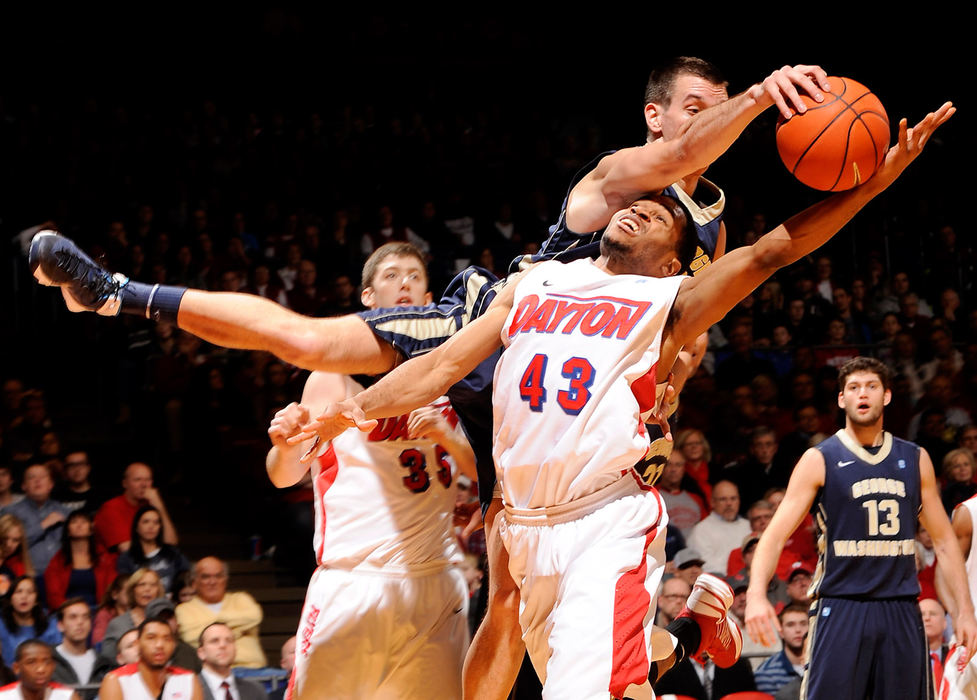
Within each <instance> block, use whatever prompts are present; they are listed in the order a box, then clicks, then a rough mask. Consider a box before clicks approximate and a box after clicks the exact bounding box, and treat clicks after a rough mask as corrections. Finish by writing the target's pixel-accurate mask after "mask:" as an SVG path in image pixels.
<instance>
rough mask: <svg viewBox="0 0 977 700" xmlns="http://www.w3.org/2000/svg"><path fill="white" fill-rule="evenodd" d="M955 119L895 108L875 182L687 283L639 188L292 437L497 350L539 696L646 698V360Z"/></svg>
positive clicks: (700, 328) (403, 397)
mask: <svg viewBox="0 0 977 700" xmlns="http://www.w3.org/2000/svg"><path fill="white" fill-rule="evenodd" d="M952 113H953V107H952V105H950V104H949V103H947V104H944V105H943V106H942V107H941V108H940V109H939V110H938V111H937V112H936V113H931V114H929V115H927V116H926V117H925V118H924V119H923V120H922V121H921V122H920V123H919V124H917V125H916V126H915V127H914V128H913V129H911V130H910V129H908V127H907V125H906V122H905V120H903V121H902V122H901V123H900V128H899V138H898V142H897V144H896V145H895V146H893V148H892V149H890V150H889V152H888V153H887V155H886V158H885V162H884V163H883V165H882V166H881V167H880V168H879V171H878V172H877V174H876V175H875V177H873V178H872V179H870V180H869V181H868V182H866V183H865V184H863V185H861V186H860V187H857V188H855V189H852V190H850V191H847V192H843V193H839V194H836V195H834V196H832V197H830V198H828V199H826V200H824V201H822V202H820V203H818V204H816V205H814V206H812V207H810V208H808V209H807V210H805V211H803V212H801V213H800V214H797V215H796V216H794V217H792V218H791V219H789V220H788V221H787V222H785V223H784V224H782V225H781V226H779V227H777V228H776V229H774V230H773V231H772V232H770V233H768V234H767V235H765V236H763V237H762V238H761V239H760V240H758V241H757V242H756V243H755V244H753V245H752V246H747V247H744V248H740V249H738V250H736V251H733V252H732V253H729V254H727V255H726V256H724V257H723V258H722V259H720V260H719V261H718V262H716V263H713V264H712V265H710V266H709V267H708V268H707V269H705V270H703V271H702V273H701V274H699V275H697V276H695V277H691V278H689V277H677V276H675V275H676V274H677V273H678V272H679V270H681V269H682V267H683V265H682V263H683V261H682V260H680V258H679V251H680V250H682V248H683V245H682V244H683V239H684V238H685V237H686V236H687V235H689V234H688V233H687V231H686V228H685V221H684V220H683V218H684V217H682V216H678V215H677V214H676V210H675V208H674V200H672V199H671V198H669V197H667V196H662V195H647V196H643V197H640V198H638V199H637V200H636V201H634V202H633V203H632V204H631V205H630V206H628V207H627V208H625V209H622V210H620V211H618V212H617V213H615V214H614V216H613V217H612V218H611V222H610V224H609V225H608V226H607V228H606V229H605V230H604V234H603V237H602V238H601V251H602V255H601V257H600V258H598V259H597V261H596V262H590V261H586V260H581V261H576V262H574V263H571V264H567V265H557V264H554V263H553V262H548V263H543V264H540V265H538V266H536V267H535V268H533V269H531V270H529V271H528V272H526V273H524V274H523V275H522V276H521V277H520V278H518V279H515V280H510V283H509V284H507V285H506V286H504V287H502V289H501V290H500V292H499V295H498V296H497V297H496V299H495V301H494V302H493V304H492V306H491V307H490V309H489V310H488V311H487V312H486V313H485V314H484V315H483V316H481V317H480V318H479V319H477V320H475V321H474V322H472V323H471V324H470V325H469V326H468V327H466V328H465V329H463V330H462V331H460V332H459V333H457V334H456V335H455V336H454V337H452V339H451V340H449V341H448V342H447V343H445V344H444V345H443V346H441V347H439V348H438V349H436V350H434V351H432V352H430V353H428V354H427V355H424V356H421V357H417V358H414V359H412V360H410V361H409V362H407V363H405V364H404V365H402V366H401V367H399V368H397V369H396V370H394V371H393V372H392V373H391V374H389V375H388V376H387V377H384V378H383V379H381V380H380V381H379V382H377V383H376V384H374V385H373V386H372V387H370V388H369V389H367V390H366V391H364V392H363V393H361V394H359V395H357V396H355V397H353V398H352V399H348V400H346V401H344V402H341V403H339V404H336V405H333V406H330V408H329V410H327V411H326V412H325V413H324V414H323V415H321V416H320V417H319V418H317V419H316V420H315V421H313V422H312V423H311V424H310V425H309V426H306V431H305V433H304V434H303V435H298V436H296V437H294V438H292V441H293V442H294V443H298V442H300V441H301V440H302V439H303V438H308V437H311V436H312V435H316V434H318V435H319V436H320V437H322V438H331V437H333V436H335V435H337V434H339V433H341V432H342V431H343V430H344V429H345V428H347V427H352V426H356V427H358V428H359V429H361V430H372V429H373V427H374V425H375V423H374V422H373V421H372V420H371V418H377V417H381V416H388V415H396V414H398V413H401V412H403V411H404V410H409V409H410V408H412V407H413V406H416V405H420V404H423V403H424V402H426V401H428V400H430V399H431V398H432V397H434V396H437V395H439V394H440V393H441V392H442V391H443V390H444V388H445V387H448V386H451V385H452V384H453V383H454V382H456V381H457V380H458V379H459V378H461V377H463V376H465V375H466V374H467V373H468V372H469V371H471V369H472V368H473V367H475V366H476V365H477V364H478V363H479V362H481V361H482V360H483V359H484V358H485V357H487V356H489V355H491V354H492V353H494V352H496V351H497V349H498V346H499V344H500V343H501V344H503V345H505V347H506V351H505V352H504V353H503V355H502V359H501V360H500V362H499V365H498V367H497V369H496V375H495V380H496V390H495V395H494V397H493V401H494V406H495V448H494V457H495V460H496V468H497V474H498V476H499V483H500V486H501V490H502V496H503V501H504V503H505V512H504V515H503V516H502V518H501V520H500V522H499V524H498V527H499V531H500V534H501V538H502V539H503V541H504V543H505V546H506V549H507V551H508V554H509V569H510V572H512V574H513V578H514V579H515V580H516V582H517V583H518V584H519V587H520V622H521V624H522V628H523V637H524V639H525V640H526V641H527V646H528V648H529V651H530V656H531V657H532V659H533V662H534V666H535V668H536V671H537V673H538V674H539V675H540V677H541V678H543V680H544V690H543V693H544V697H548V698H549V697H560V698H562V697H599V696H603V697H606V696H607V694H608V693H610V695H611V696H613V697H624V696H627V697H631V698H645V697H651V689H650V687H649V684H648V674H649V667H650V664H651V661H652V660H653V658H657V654H660V653H661V648H660V647H659V648H657V649H656V645H659V644H660V646H666V645H667V643H668V641H669V640H668V638H667V635H663V634H657V633H656V634H655V635H654V637H655V641H654V642H653V641H652V636H653V635H652V627H651V624H650V621H651V618H652V616H653V614H654V596H655V591H656V589H657V585H658V581H659V579H660V577H661V572H662V568H663V564H664V561H663V560H664V528H665V525H666V523H667V516H666V515H665V514H664V512H663V509H662V508H661V503H660V499H659V497H658V495H657V493H656V492H655V491H654V490H653V489H650V488H648V487H646V486H645V485H644V483H643V482H642V481H641V480H640V478H638V476H637V474H636V472H635V471H634V469H633V465H634V463H635V462H636V461H637V459H638V458H640V457H641V455H642V454H643V452H644V450H646V449H647V447H648V437H647V434H646V432H645V430H644V427H643V421H642V418H643V417H644V416H645V415H646V412H647V411H649V410H651V409H653V408H654V406H655V403H656V402H655V398H654V389H653V387H654V386H655V372H656V368H657V367H659V366H661V367H670V366H671V364H672V363H673V362H674V360H675V357H676V356H677V354H678V352H679V351H680V350H681V348H682V347H684V346H685V345H686V344H688V343H690V342H691V341H693V340H694V339H695V338H696V337H698V335H699V334H701V333H702V332H704V331H705V330H706V329H708V327H709V326H710V325H711V324H712V323H715V322H716V321H718V320H719V319H721V318H722V317H723V315H724V314H725V313H726V312H727V311H728V310H729V309H731V308H732V307H733V305H734V304H735V303H736V302H738V300H740V299H742V298H743V297H744V296H746V295H747V294H749V293H750V292H751V291H753V290H754V289H756V288H757V287H758V286H759V285H760V283H762V282H763V281H764V280H765V279H767V278H768V277H769V276H770V275H771V274H773V273H774V272H775V271H776V270H777V269H779V268H780V267H783V266H785V265H787V264H790V263H792V262H794V261H796V260H797V259H799V258H800V257H802V256H804V255H807V254H808V253H810V252H812V251H813V250H815V249H816V248H817V247H819V246H820V245H821V244H823V243H824V242H826V241H827V240H828V239H829V238H830V237H831V236H833V235H834V234H835V233H836V232H837V231H838V230H839V229H840V228H841V227H842V226H843V225H844V224H846V223H847V222H848V221H849V220H850V219H851V218H852V217H853V216H854V215H855V214H856V213H857V212H858V211H859V210H860V209H861V208H862V207H864V206H865V205H866V204H867V203H868V202H869V201H871V200H872V199H873V198H874V197H875V196H876V195H878V194H879V193H880V192H882V191H883V190H885V189H886V188H887V187H888V186H889V185H890V184H892V182H894V181H895V180H896V178H897V177H898V176H899V175H900V174H901V173H902V171H903V170H904V169H905V167H906V166H907V165H908V164H909V163H910V162H911V161H912V160H913V159H914V158H915V157H916V156H917V155H918V154H919V153H920V152H921V150H922V148H923V146H924V145H925V143H926V142H927V140H928V139H929V137H930V135H931V134H932V133H933V131H934V130H935V129H936V128H937V127H938V126H939V125H940V124H942V123H943V122H944V121H945V120H946V119H948V118H949V117H950V116H951V115H952ZM768 578H769V577H768ZM582 640H586V646H584V645H583V643H582ZM671 645H672V646H674V640H671ZM653 654H655V655H656V656H653Z"/></svg>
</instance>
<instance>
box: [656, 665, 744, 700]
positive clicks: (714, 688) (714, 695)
mask: <svg viewBox="0 0 977 700" xmlns="http://www.w3.org/2000/svg"><path fill="white" fill-rule="evenodd" d="M706 688H709V689H710V690H709V692H707V690H706ZM749 690H756V683H755V682H754V681H753V669H752V668H750V662H749V661H747V660H746V659H744V658H741V659H739V660H738V661H737V662H736V663H735V664H733V665H732V666H730V667H729V668H719V667H717V666H716V664H714V663H713V662H712V659H710V658H709V657H708V656H707V657H706V658H705V661H704V662H703V661H700V660H699V657H685V658H684V659H682V661H680V662H679V663H677V664H675V665H674V666H673V667H672V669H671V670H670V671H669V672H668V673H666V674H665V675H664V676H662V678H661V680H660V681H658V682H657V683H656V684H655V694H656V695H657V696H658V697H662V696H664V695H668V694H670V693H671V694H674V695H680V696H688V697H690V698H697V699H700V698H701V699H702V700H719V698H724V697H726V696H727V695H731V694H732V693H742V692H746V691H749Z"/></svg>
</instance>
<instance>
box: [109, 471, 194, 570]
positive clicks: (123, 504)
mask: <svg viewBox="0 0 977 700" xmlns="http://www.w3.org/2000/svg"><path fill="white" fill-rule="evenodd" d="M144 505H151V506H155V508H156V509H157V510H158V511H159V514H160V518H161V519H162V523H163V541H164V542H166V543H167V544H172V545H175V544H177V542H178V540H177V534H176V528H175V527H173V523H172V521H171V520H170V516H169V513H167V511H166V506H165V505H163V499H162V498H161V497H160V495H159V491H157V490H156V489H155V488H154V487H153V471H152V469H150V468H149V467H148V466H147V465H145V464H143V463H142V462H133V463H132V464H130V465H129V466H128V467H126V470H125V474H124V476H123V478H122V494H121V495H119V496H116V497H115V498H110V499H109V500H108V501H106V502H105V503H104V504H103V505H102V507H101V508H99V509H98V513H97V514H96V515H95V537H96V538H97V539H98V541H99V544H101V545H102V546H103V547H105V548H106V549H107V550H109V551H110V552H116V551H119V552H124V551H125V550H127V549H128V548H129V538H130V537H131V536H132V520H133V518H134V517H135V515H136V512H137V511H138V510H139V508H140V507H141V506H144Z"/></svg>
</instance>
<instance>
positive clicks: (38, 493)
mask: <svg viewBox="0 0 977 700" xmlns="http://www.w3.org/2000/svg"><path fill="white" fill-rule="evenodd" d="M53 489H54V480H53V479H52V478H51V470H50V469H49V468H48V467H47V466H46V465H44V464H32V465H31V466H29V467H28V468H27V469H26V470H25V471H24V500H22V501H20V502H19V503H14V504H13V505H12V506H7V507H6V508H5V509H4V512H6V513H10V514H11V515H16V516H17V517H18V518H20V522H21V523H23V525H24V534H25V535H27V543H28V545H29V548H30V555H31V562H33V564H34V568H35V569H36V570H37V572H38V573H41V572H43V571H44V570H45V569H46V568H47V565H48V562H49V561H51V557H53V556H54V555H55V553H56V552H57V551H58V549H59V548H60V547H61V524H62V523H63V522H64V519H65V518H66V517H67V516H68V513H69V512H70V511H69V510H68V509H67V508H65V507H64V506H63V505H61V504H60V503H59V502H58V501H55V500H53V499H52V498H51V491H52V490H53Z"/></svg>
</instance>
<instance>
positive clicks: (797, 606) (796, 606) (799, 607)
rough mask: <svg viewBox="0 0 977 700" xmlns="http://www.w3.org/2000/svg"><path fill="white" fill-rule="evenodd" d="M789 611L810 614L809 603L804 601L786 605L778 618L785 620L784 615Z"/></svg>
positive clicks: (804, 614)
mask: <svg viewBox="0 0 977 700" xmlns="http://www.w3.org/2000/svg"><path fill="white" fill-rule="evenodd" d="M787 613H801V614H802V615H803V616H804V617H807V616H808V615H810V611H809V610H808V606H807V605H804V604H803V603H791V604H790V605H785V606H784V609H783V610H781V611H780V612H779V613H778V614H777V619H778V620H780V621H781V622H783V621H784V616H785V615H786V614H787Z"/></svg>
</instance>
